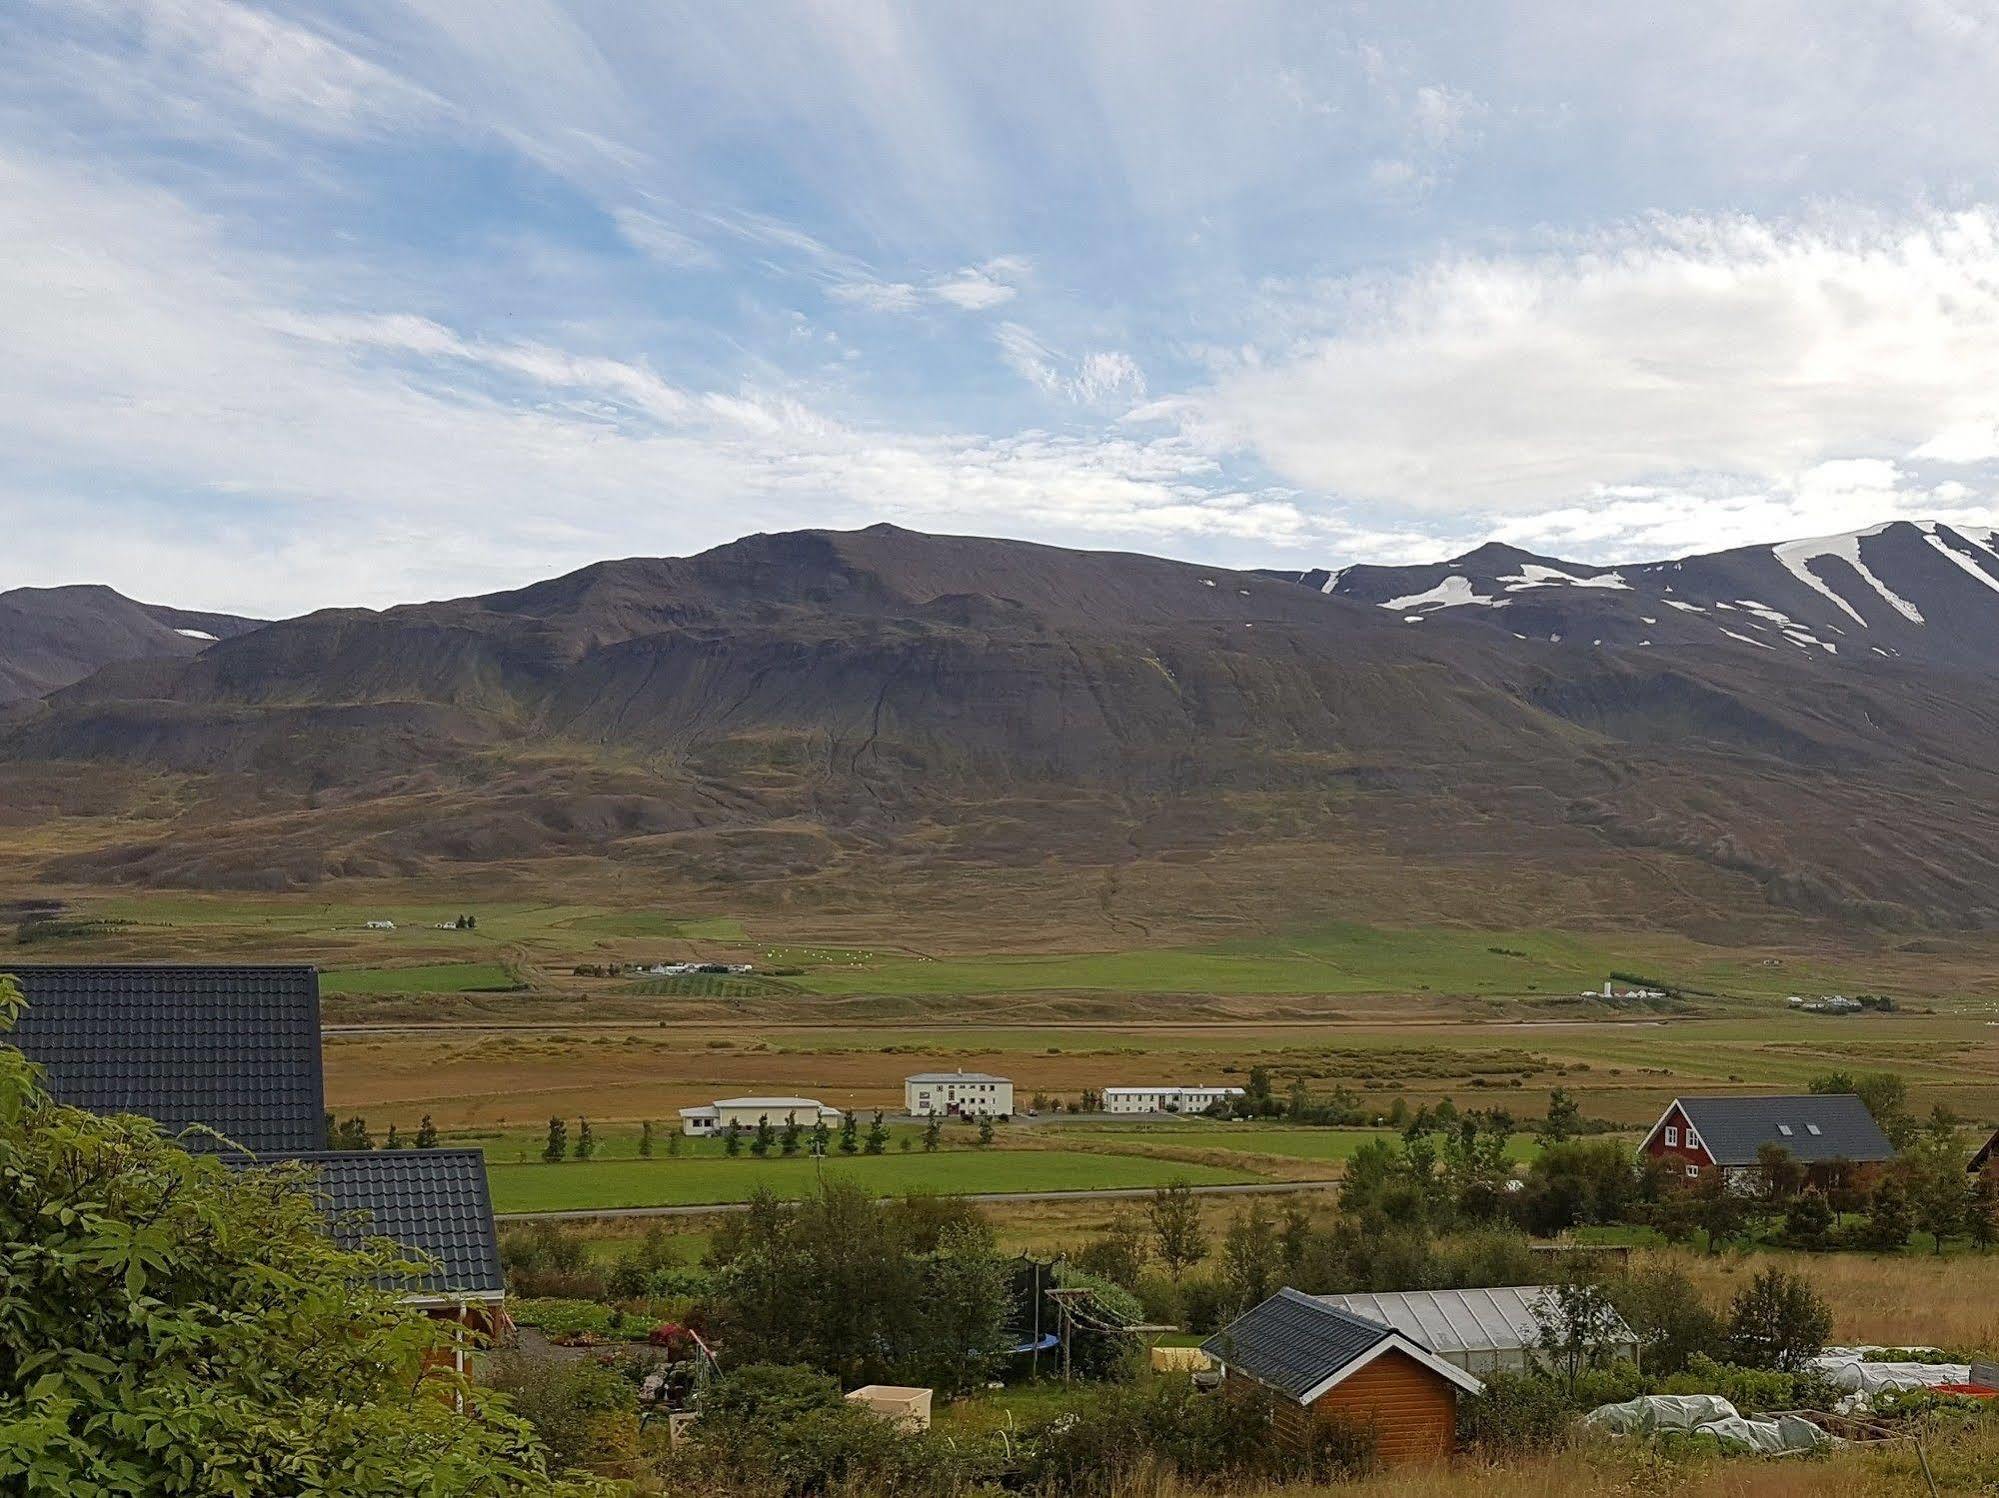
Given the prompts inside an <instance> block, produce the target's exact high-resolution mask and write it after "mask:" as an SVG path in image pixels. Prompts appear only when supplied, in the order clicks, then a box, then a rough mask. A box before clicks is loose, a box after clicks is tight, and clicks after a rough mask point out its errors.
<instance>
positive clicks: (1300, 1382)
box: [1201, 1289, 1394, 1399]
mask: <svg viewBox="0 0 1999 1498" xmlns="http://www.w3.org/2000/svg"><path fill="white" fill-rule="evenodd" d="M1393 1335H1394V1333H1393V1332H1392V1331H1391V1330H1390V1329H1389V1328H1388V1327H1385V1326H1383V1325H1382V1324H1381V1323H1380V1322H1378V1321H1369V1320H1368V1319H1367V1318H1366V1317H1364V1316H1355V1315H1352V1314H1350V1313H1349V1312H1346V1311H1341V1310H1336V1309H1335V1308H1334V1307H1332V1306H1329V1305H1326V1304H1325V1303H1323V1302H1321V1301H1317V1300H1314V1299H1313V1298H1312V1297H1311V1296H1309V1295H1305V1294H1301V1293H1300V1292H1299V1291H1296V1290H1291V1289H1284V1290H1279V1291H1278V1292H1277V1293H1276V1294H1275V1295H1273V1296H1271V1297H1270V1299H1268V1300H1266V1301H1264V1302H1263V1304H1261V1305H1259V1306H1256V1307H1255V1308H1253V1309H1251V1310H1248V1311H1245V1312H1244V1313H1243V1314H1242V1315H1240V1316H1238V1317H1237V1318H1236V1319H1235V1320H1234V1321H1231V1322H1230V1323H1229V1324H1228V1325H1227V1326H1225V1327H1223V1328H1222V1329H1221V1330H1220V1331H1218V1332H1216V1333H1215V1334H1214V1336H1212V1337H1210V1338H1208V1340H1207V1341H1205V1342H1203V1343H1202V1344H1201V1350H1202V1351H1203V1352H1206V1353H1208V1354H1209V1355H1210V1356H1212V1357H1214V1358H1215V1359H1216V1360H1217V1361H1219V1362H1221V1363H1223V1364H1226V1365H1227V1366H1228V1367H1230V1368H1233V1369H1235V1370H1236V1371H1237V1372H1240V1373H1246V1374H1248V1375H1249V1376H1250V1377H1251V1378H1254V1379H1256V1380H1257V1381H1258V1382H1259V1383H1263V1384H1266V1385H1268V1386H1269V1387H1270V1388H1273V1389H1276V1390H1277V1391H1278V1392H1279V1393H1283V1394H1289V1395H1290V1396H1291V1397H1292V1398H1293V1399H1302V1398H1304V1396H1305V1395H1307V1394H1309V1393H1310V1392H1311V1391H1312V1390H1313V1389H1315V1388H1317V1387H1318V1386H1319V1385H1320V1384H1322V1383H1324V1382H1325V1381H1326V1380H1327V1379H1329V1378H1331V1377H1332V1376H1333V1375H1334V1374H1335V1373H1337V1372H1339V1371H1340V1369H1342V1368H1344V1367H1346V1365H1347V1364H1349V1363H1351V1362H1352V1361H1353V1360H1354V1359H1355V1358H1357V1357H1359V1356H1360V1355H1361V1354H1362V1353H1364V1352H1366V1351H1368V1349H1370V1348H1372V1347H1373V1346H1374V1345H1375V1344H1376V1343H1378V1342H1380V1341H1381V1340H1382V1339H1383V1338H1384V1337H1389V1336H1393Z"/></svg>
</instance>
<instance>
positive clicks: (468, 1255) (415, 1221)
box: [274, 1149, 506, 1296]
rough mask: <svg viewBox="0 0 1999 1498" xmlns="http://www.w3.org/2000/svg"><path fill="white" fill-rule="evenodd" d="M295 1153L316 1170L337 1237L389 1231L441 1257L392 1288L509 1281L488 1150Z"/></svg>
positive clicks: (457, 1288)
mask: <svg viewBox="0 0 1999 1498" xmlns="http://www.w3.org/2000/svg"><path fill="white" fill-rule="evenodd" d="M289 1158H291V1159H295V1160H298V1161H299V1162H301V1163H302V1164H304V1165H306V1166H307V1167H309V1168H310V1169H311V1171H312V1173H313V1175H314V1176H315V1177H316V1180H317V1190H318V1193H319V1196H320V1201H321V1205H322V1207H323V1208H324V1210H325V1212H326V1214H327V1217H328V1219H329V1221H330V1222H331V1224H332V1228H333V1238H334V1241H335V1242H337V1243H340V1244H342V1245H344V1246H346V1247H350V1248H351V1247H354V1246H356V1245H358V1244H359V1243H360V1242H361V1241H362V1240H363V1239H366V1238H388V1239H391V1240H393V1241H394V1242H396V1243H399V1244H401V1245H402V1246H403V1247H405V1248H408V1249H412V1250H414V1251H415V1252H417V1253H418V1254H421V1255H423V1256H424V1257H426V1258H429V1259H433V1260H435V1261H436V1265H437V1267H436V1268H435V1269H434V1270H433V1271H432V1272H431V1273H429V1274H426V1275H424V1276H422V1277H421V1278H418V1279H414V1280H409V1281H402V1282H398V1283H396V1284H394V1285H390V1286H388V1287H387V1288H391V1289H398V1290H402V1291H404V1292H406V1293H408V1294H411V1295H436V1296H452V1295H466V1296H483V1295H498V1294H500V1293H501V1292H502V1291H503V1290H504V1289H505V1288H506V1280H505V1277H504V1275H502V1273H501V1271H500V1246H499V1242H498V1240H497V1239H496V1237H495V1236H494V1231H493V1202H492V1198H491V1197H490V1196H489V1195H488V1194H487V1191H486V1155H485V1152H484V1151H483V1150H476V1149H435V1150H318V1151H313V1152H310V1153H304V1154H298V1155H294V1156H290V1157H289ZM274 1163H275V1162H274Z"/></svg>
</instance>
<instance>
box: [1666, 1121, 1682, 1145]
mask: <svg viewBox="0 0 1999 1498" xmlns="http://www.w3.org/2000/svg"><path fill="white" fill-rule="evenodd" d="M1679 1142H1680V1131H1679V1130H1678V1129H1677V1128H1675V1127H1674V1126H1673V1125H1672V1124H1667V1125H1666V1143H1667V1144H1669V1145H1674V1146H1677V1145H1678V1144H1679Z"/></svg>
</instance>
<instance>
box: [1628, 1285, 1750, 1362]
mask: <svg viewBox="0 0 1999 1498" xmlns="http://www.w3.org/2000/svg"><path fill="white" fill-rule="evenodd" d="M1605 1288H1606V1289H1607V1290H1608V1291H1609V1292H1610V1297H1611V1299H1612V1301H1613V1302H1615V1304H1616V1306H1617V1311H1618V1314H1619V1315H1621V1316H1622V1317H1623V1318H1624V1323H1625V1325H1627V1326H1629V1327H1630V1328H1631V1329H1632V1331H1634V1332H1636V1333H1637V1334H1638V1340H1639V1343H1640V1345H1641V1346H1642V1348H1643V1349H1644V1367H1645V1371H1646V1372H1647V1373H1656V1374H1661V1375H1665V1374H1673V1373H1678V1372H1679V1371H1680V1370H1681V1369H1683V1368H1685V1367H1686V1366H1687V1363H1688V1362H1689V1360H1691V1359H1692V1358H1693V1357H1694V1355H1695V1354H1696V1353H1698V1354H1701V1355H1703V1356H1707V1357H1718V1356H1720V1355H1721V1353H1722V1346H1721V1339H1722V1330H1723V1328H1722V1321H1721V1317H1719V1316H1717V1315H1716V1314H1715V1313H1714V1312H1713V1311H1712V1310H1710V1309H1709V1308H1708V1303H1707V1300H1706V1298H1705V1297H1704V1296H1702V1294H1701V1293H1700V1291H1699V1290H1698V1289H1696V1288H1695V1287H1694V1283H1693V1281H1692V1280H1691V1279H1689V1278H1688V1277H1687V1276H1686V1275H1685V1274H1682V1273H1681V1272H1680V1271H1679V1270H1677V1269H1634V1270H1630V1271H1628V1272H1626V1273H1625V1274H1622V1275H1620V1276H1618V1277H1617V1278H1616V1279H1614V1280H1612V1281H1611V1282H1610V1283H1609V1284H1608V1285H1607V1286H1606V1287H1605Z"/></svg>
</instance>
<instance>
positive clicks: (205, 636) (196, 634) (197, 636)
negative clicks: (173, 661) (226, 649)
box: [174, 629, 215, 644]
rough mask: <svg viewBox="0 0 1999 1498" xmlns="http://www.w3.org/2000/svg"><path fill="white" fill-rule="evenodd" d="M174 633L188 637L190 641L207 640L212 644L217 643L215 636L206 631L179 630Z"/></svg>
mask: <svg viewBox="0 0 1999 1498" xmlns="http://www.w3.org/2000/svg"><path fill="white" fill-rule="evenodd" d="M174 633H175V634H177V635H186V636H187V637H188V638H189V639H190V640H207V641H208V642H209V643H210V644H213V643H214V641H215V636H214V635H212V634H210V633H209V632H208V631H207V630H205V629H177V630H175V631H174Z"/></svg>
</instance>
